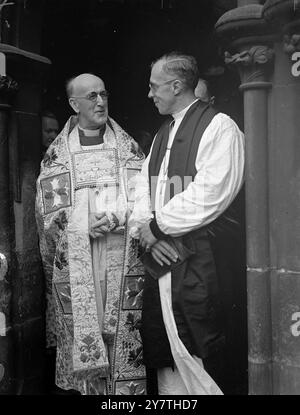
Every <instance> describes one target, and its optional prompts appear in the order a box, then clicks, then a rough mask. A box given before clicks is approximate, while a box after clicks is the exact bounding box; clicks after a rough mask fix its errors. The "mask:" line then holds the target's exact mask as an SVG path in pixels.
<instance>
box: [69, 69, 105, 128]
mask: <svg viewBox="0 0 300 415" xmlns="http://www.w3.org/2000/svg"><path fill="white" fill-rule="evenodd" d="M72 85H73V88H72V96H71V97H70V98H69V102H70V105H71V107H72V108H73V110H74V111H75V112H76V113H77V114H78V119H79V125H80V126H81V127H82V128H86V129H91V130H94V129H97V128H99V127H100V126H101V125H103V124H105V123H106V121H107V117H108V104H107V96H106V91H105V85H104V82H103V81H102V80H101V79H100V78H98V77H97V76H95V75H91V74H82V75H79V76H77V78H75V79H74V80H73V84H72Z"/></svg>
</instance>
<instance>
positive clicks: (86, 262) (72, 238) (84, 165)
mask: <svg viewBox="0 0 300 415" xmlns="http://www.w3.org/2000/svg"><path fill="white" fill-rule="evenodd" d="M72 124H74V119H73V118H71V119H70V120H69V121H68V122H67V124H66V126H65V128H64V129H63V131H62V133H61V134H60V135H59V136H58V137H57V139H56V140H55V141H54V143H53V144H52V145H51V146H50V147H49V149H48V151H47V153H46V155H45V157H44V160H43V161H42V164H41V173H40V176H39V178H38V181H37V199H36V217H37V223H38V231H39V237H40V249H41V255H42V260H43V265H44V271H45V277H46V289H47V300H48V301H47V318H46V325H47V345H48V346H54V345H55V344H56V346H57V358H56V384H57V385H58V386H59V387H61V388H63V389H76V390H79V391H80V392H81V393H82V394H125V395H127V394H144V393H145V370H144V366H143V365H142V345H141V340H140V335H139V324H140V308H141V294H142V283H143V268H142V266H141V263H140V261H139V259H138V257H137V246H136V245H135V244H134V241H133V239H132V238H130V237H129V234H128V230H127V217H128V214H129V212H130V210H131V209H132V202H133V195H132V192H133V191H134V176H135V174H136V173H137V172H138V171H139V169H140V167H141V163H142V162H143V157H141V155H140V154H139V152H138V151H137V150H136V143H135V142H134V140H133V139H132V138H131V137H129V136H128V134H127V133H126V132H125V131H123V130H122V129H121V127H120V126H119V125H118V124H117V123H116V122H115V121H113V120H112V119H109V120H108V123H107V128H106V132H105V134H106V135H108V136H109V137H110V140H105V139H104V144H103V145H101V146H100V148H99V149H92V150H89V149H88V148H87V149H84V150H83V149H82V147H81V146H80V142H79V135H78V126H77V125H75V126H74V125H73V126H72ZM72 127H73V128H72ZM110 142H111V143H114V144H113V145H111V144H109V143H110ZM94 191H95V192H98V193H99V192H100V193H101V192H105V195H107V198H108V199H110V201H109V202H108V203H107V204H106V205H105V206H100V208H101V210H103V211H105V210H107V209H108V206H110V209H113V211H110V213H113V214H117V213H116V212H117V211H118V210H123V213H124V212H125V213H124V218H125V219H124V223H120V226H118V227H117V228H116V229H115V230H114V231H112V232H109V233H107V234H106V235H105V238H103V239H101V241H100V242H99V241H98V242H97V243H98V244H100V245H102V248H105V249H104V251H103V249H102V248H101V249H102V251H101V252H102V254H101V255H102V256H101V255H100V254H99V255H98V257H95V256H94V254H93V252H94V249H95V246H92V245H93V243H94V242H93V241H92V240H91V239H90V236H89V213H90V203H91V192H94ZM107 198H102V201H101V202H100V204H101V203H104V202H103V200H106V199H107ZM112 202H115V203H114V206H113V203H112ZM98 239H99V238H98ZM103 252H104V254H105V261H104V263H105V265H103V263H102V262H101V261H100V260H99V263H98V264H97V266H96V267H95V266H94V265H95V258H96V259H97V258H100V259H101V260H102V258H103ZM100 262H101V263H100ZM95 268H97V270H95ZM98 268H99V269H98ZM98 271H99V272H98ZM98 274H101V275H102V277H103V276H104V277H103V280H104V285H102V287H105V293H104V295H103V293H102V296H101V293H100V294H99V289H97V287H98V288H99V287H100V284H99V281H98V277H99V276H98ZM102 289H103V288H102ZM102 297H103V298H104V307H103V310H102V311H101V305H100V306H99V303H101V302H102ZM54 321H55V323H54Z"/></svg>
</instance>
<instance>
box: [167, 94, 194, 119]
mask: <svg viewBox="0 0 300 415" xmlns="http://www.w3.org/2000/svg"><path fill="white" fill-rule="evenodd" d="M196 101H199V98H196V99H195V101H193V102H192V103H191V104H189V105H188V106H187V107H185V108H183V110H181V111H179V112H176V113H175V114H172V117H173V118H174V120H175V121H176V120H178V119H180V118H183V117H184V116H185V114H186V112H187V111H188V109H189V108H190V107H191V106H192V105H193V104H194V103H195V102H196Z"/></svg>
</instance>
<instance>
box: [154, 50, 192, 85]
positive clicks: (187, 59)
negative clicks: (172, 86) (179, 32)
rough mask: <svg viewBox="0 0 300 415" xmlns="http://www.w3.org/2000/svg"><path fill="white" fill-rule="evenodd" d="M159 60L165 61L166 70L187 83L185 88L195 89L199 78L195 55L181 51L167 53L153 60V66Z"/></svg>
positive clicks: (164, 68) (164, 67)
mask: <svg viewBox="0 0 300 415" xmlns="http://www.w3.org/2000/svg"><path fill="white" fill-rule="evenodd" d="M158 61H165V63H164V64H163V70H164V72H166V73H167V74H170V75H173V76H175V77H176V78H178V79H179V80H180V81H182V83H183V84H184V85H185V89H192V90H194V89H195V87H196V85H197V83H198V79H199V71H198V65H197V61H196V59H195V58H194V56H191V55H184V54H183V53H180V52H170V53H166V54H165V55H163V56H162V57H160V58H159V59H157V60H156V61H154V62H152V64H151V68H152V67H153V65H154V64H155V63H157V62H158Z"/></svg>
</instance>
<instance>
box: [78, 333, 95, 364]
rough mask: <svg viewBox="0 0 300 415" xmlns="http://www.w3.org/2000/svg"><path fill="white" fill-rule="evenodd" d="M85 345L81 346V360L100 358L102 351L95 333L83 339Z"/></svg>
mask: <svg viewBox="0 0 300 415" xmlns="http://www.w3.org/2000/svg"><path fill="white" fill-rule="evenodd" d="M82 343H83V345H82V346H81V347H80V348H79V350H80V352H81V354H80V360H81V361H82V362H84V363H86V362H89V361H95V362H96V361H97V360H98V359H99V358H100V351H99V349H98V347H97V345H96V342H95V334H94V333H91V335H88V336H86V337H84V338H83V339H82Z"/></svg>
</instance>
